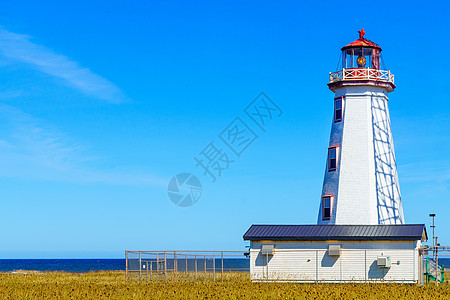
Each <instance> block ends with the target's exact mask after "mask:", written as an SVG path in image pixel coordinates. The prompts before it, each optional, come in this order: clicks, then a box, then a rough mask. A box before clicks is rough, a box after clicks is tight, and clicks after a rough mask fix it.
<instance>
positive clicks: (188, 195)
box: [167, 173, 202, 207]
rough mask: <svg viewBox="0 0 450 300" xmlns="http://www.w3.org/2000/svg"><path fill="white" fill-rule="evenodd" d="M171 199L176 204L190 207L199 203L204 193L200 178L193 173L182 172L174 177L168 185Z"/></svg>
mask: <svg viewBox="0 0 450 300" xmlns="http://www.w3.org/2000/svg"><path fill="white" fill-rule="evenodd" d="M167 194H168V196H169V199H170V201H172V202H173V204H175V205H176V206H180V207H189V206H192V205H194V204H195V203H197V201H198V200H199V199H200V197H201V195H202V184H201V183H200V180H199V179H198V178H197V177H196V176H195V175H192V174H191V173H180V174H178V175H175V176H174V177H172V179H171V180H170V181H169V185H168V186H167Z"/></svg>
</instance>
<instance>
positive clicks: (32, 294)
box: [0, 271, 450, 299]
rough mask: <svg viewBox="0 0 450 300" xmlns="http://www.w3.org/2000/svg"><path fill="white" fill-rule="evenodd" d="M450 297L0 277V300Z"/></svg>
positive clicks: (366, 289)
mask: <svg viewBox="0 0 450 300" xmlns="http://www.w3.org/2000/svg"><path fill="white" fill-rule="evenodd" d="M198 298H200V299H220V298H225V299H450V284H441V285H439V286H435V285H432V284H430V285H426V286H418V285H407V284H296V283H251V282H250V281H249V280H248V274H242V273H229V274H226V277H225V279H224V282H221V281H218V282H216V283H214V282H212V281H210V280H208V281H205V282H198V283H196V282H192V281H186V280H182V278H180V280H178V281H175V280H174V281H171V282H169V283H164V282H153V283H148V284H147V283H145V281H144V282H143V283H141V284H139V283H138V282H136V281H133V282H130V283H126V282H125V273H124V272H121V271H109V272H90V273H84V274H77V273H67V272H42V273H41V272H26V274H25V272H24V273H0V299H198Z"/></svg>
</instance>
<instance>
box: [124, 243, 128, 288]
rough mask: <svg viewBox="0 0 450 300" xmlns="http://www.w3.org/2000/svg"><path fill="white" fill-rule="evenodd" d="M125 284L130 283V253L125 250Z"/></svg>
mask: <svg viewBox="0 0 450 300" xmlns="http://www.w3.org/2000/svg"><path fill="white" fill-rule="evenodd" d="M125 282H128V251H127V250H125Z"/></svg>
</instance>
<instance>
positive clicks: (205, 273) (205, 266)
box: [203, 254, 206, 275]
mask: <svg viewBox="0 0 450 300" xmlns="http://www.w3.org/2000/svg"><path fill="white" fill-rule="evenodd" d="M203 261H204V263H205V275H206V254H205V255H204V260H203Z"/></svg>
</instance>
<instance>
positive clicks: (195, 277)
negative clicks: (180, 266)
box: [194, 254, 197, 282]
mask: <svg viewBox="0 0 450 300" xmlns="http://www.w3.org/2000/svg"><path fill="white" fill-rule="evenodd" d="M194 257H195V282H197V254H195V256H194Z"/></svg>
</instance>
